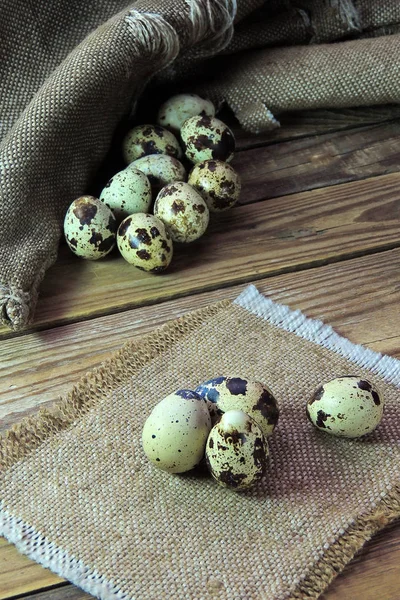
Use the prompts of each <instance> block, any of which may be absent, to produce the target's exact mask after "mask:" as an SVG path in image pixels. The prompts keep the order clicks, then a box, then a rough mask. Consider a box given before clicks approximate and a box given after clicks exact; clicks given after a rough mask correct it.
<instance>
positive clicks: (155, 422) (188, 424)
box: [142, 390, 211, 473]
mask: <svg viewBox="0 0 400 600" xmlns="http://www.w3.org/2000/svg"><path fill="white" fill-rule="evenodd" d="M210 429H211V419H210V415H209V412H208V409H207V406H206V404H205V402H204V400H203V399H202V398H200V396H198V394H196V393H195V392H192V391H191V390H178V391H177V392H175V393H173V394H170V395H169V396H167V397H166V398H164V400H161V402H159V403H158V404H157V405H156V406H155V407H154V408H153V410H152V412H151V414H150V415H149V417H148V418H147V420H146V422H145V424H144V427H143V433H142V443H143V449H144V451H145V454H146V456H147V458H148V459H149V460H150V461H151V462H152V463H153V464H154V465H156V466H157V467H159V468H160V469H162V470H163V471H168V472H169V473H184V472H185V471H189V470H190V469H193V468H194V467H195V466H196V465H197V464H199V462H200V461H201V460H202V458H203V456H204V450H205V445H206V441H207V436H208V434H209V432H210Z"/></svg>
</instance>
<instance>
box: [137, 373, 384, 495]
mask: <svg viewBox="0 0 400 600" xmlns="http://www.w3.org/2000/svg"><path fill="white" fill-rule="evenodd" d="M383 407H384V402H383V398H382V395H381V394H380V392H379V391H378V390H377V388H376V387H375V386H374V385H373V384H372V383H371V382H369V381H367V380H366V379H361V378H359V377H356V376H343V377H338V378H336V379H333V380H331V381H328V382H326V383H324V384H323V385H320V386H318V388H317V389H316V391H315V392H314V394H313V395H312V396H311V398H310V399H309V400H308V402H307V405H306V413H307V416H308V418H309V419H310V421H311V422H312V424H313V425H315V427H316V428H317V429H319V430H321V431H324V432H327V433H330V434H332V435H335V436H338V437H347V438H358V437H362V436H364V435H366V434H367V433H370V432H372V431H373V430H374V429H375V428H376V427H377V425H378V424H379V423H380V421H381V419H382V416H383ZM278 418H279V408H278V404H277V401H276V399H275V397H274V395H273V393H272V392H271V390H270V389H269V387H268V386H266V385H265V384H263V383H261V382H259V381H251V380H249V379H246V378H244V377H216V378H214V379H210V380H209V381H206V382H205V383H202V384H200V385H199V386H198V387H197V388H196V389H195V390H188V389H183V390H178V391H176V392H174V393H173V394H170V395H169V396H167V397H166V398H164V399H163V400H161V402H159V403H158V404H157V405H156V406H155V407H154V408H153V410H152V412H151V413H150V415H149V416H148V418H147V420H146V421H145V424H144V427H143V432H142V443H143V449H144V452H145V454H146V456H147V458H148V459H149V461H150V462H151V463H152V464H154V465H155V466H156V467H158V468H159V469H161V470H163V471H167V472H169V473H184V472H187V471H190V470H192V469H193V468H195V467H196V466H198V465H199V464H202V463H204V462H205V464H206V465H207V467H208V470H209V471H210V473H211V475H212V477H213V478H214V479H215V480H216V481H217V483H219V484H220V485H222V486H224V487H228V488H232V489H234V490H246V489H248V488H250V487H251V486H253V485H254V484H255V483H257V482H258V481H260V479H261V478H262V476H263V474H264V472H265V469H266V465H267V459H268V455H269V449H268V441H267V440H268V438H269V437H270V436H271V435H272V433H273V432H274V430H275V427H276V425H277V423H278Z"/></svg>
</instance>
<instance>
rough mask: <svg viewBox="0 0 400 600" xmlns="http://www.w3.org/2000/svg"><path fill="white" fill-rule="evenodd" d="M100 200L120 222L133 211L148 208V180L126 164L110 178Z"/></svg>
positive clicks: (145, 210) (150, 196)
mask: <svg viewBox="0 0 400 600" xmlns="http://www.w3.org/2000/svg"><path fill="white" fill-rule="evenodd" d="M100 200H101V201H102V202H104V204H106V205H107V206H108V207H109V208H110V209H111V210H112V211H113V213H114V216H115V218H116V219H117V221H118V223H120V222H121V221H122V220H123V219H125V218H126V217H128V216H129V215H132V214H133V213H138V212H142V213H147V212H148V211H149V210H150V207H151V202H152V195H151V186H150V182H149V180H148V178H147V177H146V175H145V174H144V173H143V172H142V171H139V170H138V169H135V168H134V167H131V166H128V167H127V168H126V169H124V170H123V171H119V173H116V174H115V175H114V177H112V178H111V179H110V181H109V182H108V183H107V185H106V186H105V187H104V189H103V190H102V192H101V194H100Z"/></svg>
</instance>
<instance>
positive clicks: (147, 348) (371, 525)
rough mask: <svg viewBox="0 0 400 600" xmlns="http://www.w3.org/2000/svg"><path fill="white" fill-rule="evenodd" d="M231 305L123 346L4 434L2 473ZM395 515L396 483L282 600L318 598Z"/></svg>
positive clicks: (399, 499)
mask: <svg viewBox="0 0 400 600" xmlns="http://www.w3.org/2000/svg"><path fill="white" fill-rule="evenodd" d="M233 305H234V303H233V302H231V301H230V300H222V301H220V302H217V303H215V304H212V305H209V306H208V307H206V308H202V309H199V310H196V311H193V312H191V313H188V314H186V315H184V316H183V317H180V318H178V319H176V320H174V321H170V322H168V323H166V324H165V325H163V326H161V327H159V328H158V329H156V330H155V331H154V332H152V333H150V334H148V335H146V336H144V337H143V338H142V339H141V340H140V341H132V342H128V343H127V344H125V345H124V346H123V348H121V350H119V351H118V352H116V353H115V354H114V355H113V356H112V357H111V358H110V359H108V360H107V361H105V362H104V363H102V364H101V365H100V367H98V368H96V369H93V370H92V371H90V372H89V373H87V374H86V375H85V376H84V377H82V378H81V379H80V380H79V381H78V383H77V384H76V385H75V386H74V387H73V388H72V390H71V391H70V392H69V393H68V394H67V395H66V396H65V397H64V398H62V399H61V400H59V401H58V402H55V404H54V406H53V407H52V408H50V409H41V410H40V411H39V413H38V414H37V415H35V416H33V417H27V418H25V419H23V420H22V421H21V422H20V423H18V424H16V425H14V426H13V427H12V428H11V429H10V430H9V431H7V432H6V434H4V435H3V436H2V437H1V438H0V469H1V470H5V469H8V468H10V467H12V466H13V465H14V464H15V463H17V462H18V461H20V460H22V459H23V458H24V457H26V456H27V455H28V454H29V453H30V452H32V451H34V450H35V449H36V448H38V447H39V446H40V445H41V444H42V443H43V442H44V441H45V440H48V439H50V438H51V437H52V436H54V435H56V434H57V433H58V432H59V431H62V430H64V429H67V428H68V427H70V426H72V425H73V423H74V422H75V421H76V420H77V419H79V418H80V417H82V416H83V415H84V414H86V413H87V412H88V411H89V410H90V409H91V408H93V407H94V406H96V403H97V402H98V401H99V400H100V399H101V398H102V397H104V395H105V394H107V393H109V392H111V391H112V390H113V389H114V388H115V387H116V386H118V385H121V384H123V382H124V381H126V380H127V379H129V378H131V377H132V376H134V375H135V373H137V372H138V370H139V369H140V368H141V367H143V366H144V365H145V364H146V363H147V362H148V361H149V360H152V359H153V358H155V357H156V356H158V355H159V354H161V352H163V350H165V348H167V347H171V344H174V343H175V342H177V341H179V340H181V339H182V338H183V337H185V336H186V335H189V334H191V333H192V332H193V331H194V330H195V329H196V328H197V327H199V326H201V325H202V323H204V322H205V321H206V320H207V319H209V318H212V317H213V316H214V315H215V314H217V313H219V312H220V311H223V310H225V309H227V308H228V307H230V306H233ZM242 309H243V310H247V309H246V308H243V307H242ZM310 321H311V319H310ZM399 517H400V482H399V483H398V484H396V485H395V487H394V489H393V491H392V492H391V493H390V494H388V495H387V496H386V497H385V498H383V499H382V500H381V501H380V502H379V503H378V504H377V505H376V506H375V508H374V509H373V510H372V511H371V512H370V513H368V514H365V515H363V516H361V517H359V518H358V519H356V520H355V521H354V523H353V524H352V525H351V526H350V527H349V528H348V530H347V531H346V532H345V533H344V534H343V535H342V536H340V537H339V538H338V539H337V540H336V541H335V542H334V543H333V544H331V546H330V547H329V548H327V549H326V550H324V552H323V555H322V556H321V557H320V559H319V560H318V561H317V562H316V563H315V565H314V566H313V567H312V568H311V569H310V571H309V573H308V575H307V576H306V577H305V578H304V579H302V580H301V581H300V582H299V583H298V584H297V585H296V587H295V589H294V590H293V591H291V592H290V593H288V594H287V596H286V597H285V600H305V599H306V598H309V599H314V600H316V599H317V598H318V597H319V596H320V595H321V594H322V593H323V592H324V591H325V590H326V588H327V587H328V585H329V584H330V583H331V582H332V581H333V579H335V577H337V575H339V573H340V572H341V571H342V570H343V569H344V568H345V566H346V565H347V564H348V562H349V561H350V560H351V559H352V558H353V557H354V556H355V554H356V553H357V552H359V551H360V550H361V548H362V547H363V545H364V544H365V543H366V542H367V541H368V540H370V539H371V537H372V536H373V535H374V534H376V533H377V532H378V531H380V530H381V529H383V528H384V527H386V526H387V525H388V524H389V523H391V522H393V521H395V520H396V519H398V518H399ZM37 558H38V557H36V559H37ZM39 562H40V561H39ZM61 575H62V574H61Z"/></svg>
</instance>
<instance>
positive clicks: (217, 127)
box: [181, 115, 235, 163]
mask: <svg viewBox="0 0 400 600" xmlns="http://www.w3.org/2000/svg"><path fill="white" fill-rule="evenodd" d="M181 139H182V144H183V149H184V152H185V155H186V157H187V158H188V159H189V160H190V161H191V162H193V163H197V162H201V161H203V160H211V159H216V160H222V161H226V162H229V161H230V160H232V158H233V154H234V151H235V138H234V135H233V133H232V131H231V130H230V129H229V127H228V126H227V125H225V123H223V122H222V121H220V119H217V118H216V117H208V116H207V115H202V116H197V117H191V118H190V119H187V120H186V121H185V122H184V124H183V125H182V129H181Z"/></svg>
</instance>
